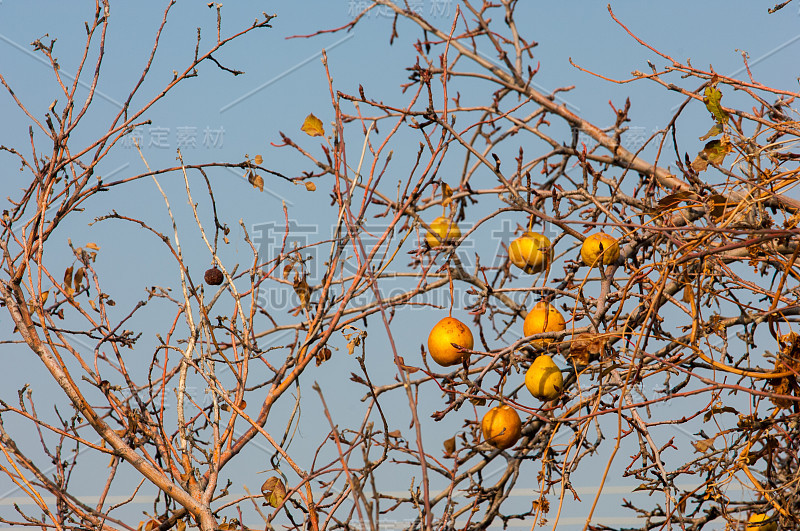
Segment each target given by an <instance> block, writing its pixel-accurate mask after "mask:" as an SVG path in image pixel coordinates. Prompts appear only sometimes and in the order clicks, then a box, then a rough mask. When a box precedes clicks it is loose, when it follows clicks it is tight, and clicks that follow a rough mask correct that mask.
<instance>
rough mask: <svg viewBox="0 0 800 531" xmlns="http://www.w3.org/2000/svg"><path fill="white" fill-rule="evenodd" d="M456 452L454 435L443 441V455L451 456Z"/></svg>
mask: <svg viewBox="0 0 800 531" xmlns="http://www.w3.org/2000/svg"><path fill="white" fill-rule="evenodd" d="M455 451H456V437H455V435H454V436H452V437H450V438H449V439H446V440H445V441H444V455H445V456H452V455H453V454H454V453H455Z"/></svg>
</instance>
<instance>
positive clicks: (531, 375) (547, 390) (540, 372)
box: [525, 354, 564, 401]
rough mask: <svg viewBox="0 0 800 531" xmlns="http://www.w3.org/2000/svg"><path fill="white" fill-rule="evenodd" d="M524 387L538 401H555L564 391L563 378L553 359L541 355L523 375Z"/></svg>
mask: <svg viewBox="0 0 800 531" xmlns="http://www.w3.org/2000/svg"><path fill="white" fill-rule="evenodd" d="M525 387H527V388H528V391H530V393H531V394H532V395H533V396H535V397H536V398H538V399H539V400H545V401H550V400H555V399H556V398H558V397H559V396H561V392H562V391H563V390H564V377H563V376H562V375H561V371H560V370H559V369H558V366H557V365H556V364H555V363H553V358H551V357H550V356H548V355H547V354H542V355H541V356H539V357H538V358H536V359H535V360H533V363H531V366H530V368H529V369H528V372H526V373H525Z"/></svg>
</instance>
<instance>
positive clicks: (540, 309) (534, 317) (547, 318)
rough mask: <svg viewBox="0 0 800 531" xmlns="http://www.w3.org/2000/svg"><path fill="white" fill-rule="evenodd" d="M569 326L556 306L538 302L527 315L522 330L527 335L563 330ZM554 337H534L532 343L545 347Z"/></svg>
mask: <svg viewBox="0 0 800 531" xmlns="http://www.w3.org/2000/svg"><path fill="white" fill-rule="evenodd" d="M566 328H567V324H566V322H565V321H564V316H563V315H561V312H559V311H558V310H556V307H555V306H553V305H552V304H549V303H546V302H537V303H536V305H535V306H534V307H533V308H531V311H529V312H528V315H526V316H525V322H523V323H522V332H523V333H524V334H525V336H532V335H533V334H542V333H544V332H561V331H562V330H565V329H566ZM553 341H554V339H553V338H552V337H548V338H544V339H534V340H533V341H531V344H532V345H533V346H535V347H539V348H544V347H545V346H546V345H547V344H548V343H552V342H553Z"/></svg>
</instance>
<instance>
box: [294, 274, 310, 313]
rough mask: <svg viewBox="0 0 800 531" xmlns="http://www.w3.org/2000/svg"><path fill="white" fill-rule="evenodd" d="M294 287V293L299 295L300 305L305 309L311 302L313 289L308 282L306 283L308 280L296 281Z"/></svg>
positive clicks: (299, 279) (300, 279)
mask: <svg viewBox="0 0 800 531" xmlns="http://www.w3.org/2000/svg"><path fill="white" fill-rule="evenodd" d="M292 287H293V288H294V292H295V293H297V296H298V297H300V303H301V304H302V305H303V307H304V308H305V307H307V306H308V302H309V301H310V300H311V287H310V286H309V285H308V282H306V279H305V278H298V279H295V281H294V283H293V284H292Z"/></svg>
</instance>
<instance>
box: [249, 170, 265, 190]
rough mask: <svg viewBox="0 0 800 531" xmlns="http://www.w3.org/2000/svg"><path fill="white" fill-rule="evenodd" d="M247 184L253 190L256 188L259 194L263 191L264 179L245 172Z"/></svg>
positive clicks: (255, 174)
mask: <svg viewBox="0 0 800 531" xmlns="http://www.w3.org/2000/svg"><path fill="white" fill-rule="evenodd" d="M247 182H249V183H250V184H252V185H253V188H258V190H259V191H260V192H263V191H264V179H263V178H262V177H261V176H260V175H259V174H257V173H253V172H251V171H249V172H247Z"/></svg>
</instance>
